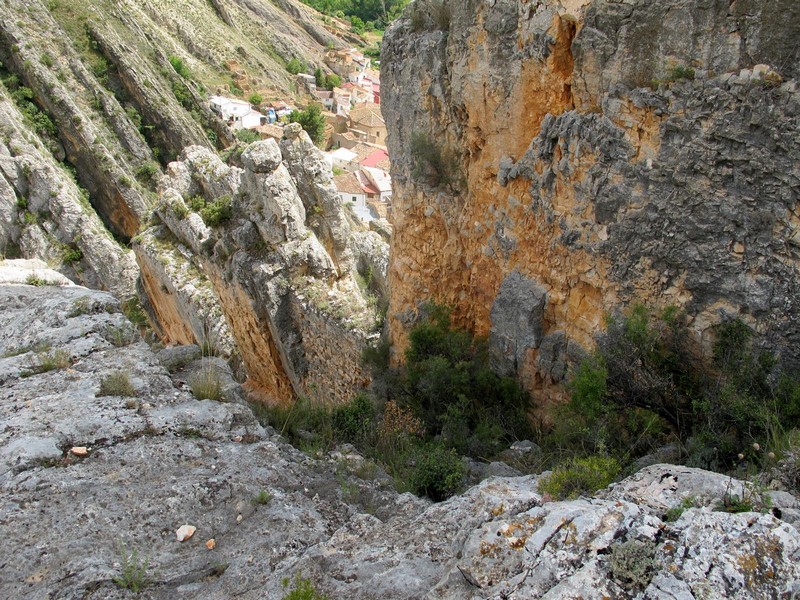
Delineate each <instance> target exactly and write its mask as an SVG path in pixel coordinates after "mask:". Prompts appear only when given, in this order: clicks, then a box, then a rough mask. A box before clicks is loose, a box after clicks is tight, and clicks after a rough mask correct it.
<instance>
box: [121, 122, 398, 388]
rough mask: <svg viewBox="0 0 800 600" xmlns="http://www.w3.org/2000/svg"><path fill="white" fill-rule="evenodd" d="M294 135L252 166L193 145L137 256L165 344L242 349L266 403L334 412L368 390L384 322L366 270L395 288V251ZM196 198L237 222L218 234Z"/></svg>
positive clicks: (257, 147)
mask: <svg viewBox="0 0 800 600" xmlns="http://www.w3.org/2000/svg"><path fill="white" fill-rule="evenodd" d="M286 130H287V134H286V138H285V139H284V140H283V141H282V142H281V144H280V147H279V146H278V144H277V143H276V142H275V141H274V140H267V141H264V142H257V143H255V144H252V145H250V146H249V147H248V148H247V149H246V150H245V151H244V152H243V154H242V155H241V163H242V165H243V167H244V168H242V169H240V168H238V167H230V166H227V165H226V164H225V163H223V162H222V161H221V160H220V159H219V157H217V156H216V154H214V153H212V152H210V151H208V150H205V149H203V148H200V147H190V148H187V149H186V150H185V151H184V153H183V154H182V156H181V159H182V160H180V161H178V162H175V163H172V164H170V166H169V168H168V170H167V175H166V176H165V177H164V178H163V179H162V181H161V183H160V202H159V204H158V206H157V208H156V214H157V215H158V218H159V220H160V224H159V225H157V226H155V227H152V228H150V229H148V230H146V231H145V232H144V233H143V234H142V235H140V236H138V237H137V238H136V240H135V241H136V244H135V250H136V255H137V257H138V260H139V265H140V267H141V270H142V287H143V290H144V292H145V295H146V297H147V299H148V302H147V305H148V306H149V307H150V313H151V315H152V317H153V321H154V324H155V327H156V329H157V331H158V332H159V333H160V334H161V335H162V336H163V338H164V339H165V340H166V341H168V342H170V343H195V342H196V343H202V342H205V341H211V342H212V343H213V345H216V346H219V347H221V349H222V350H223V352H225V353H227V354H230V353H231V352H233V351H235V353H237V354H238V355H239V356H240V357H241V360H242V363H243V365H244V369H245V372H246V374H247V378H248V382H249V383H248V385H249V387H250V388H251V390H252V391H254V392H257V393H260V394H262V395H263V396H264V398H265V399H266V400H268V401H272V402H275V401H279V402H287V401H290V400H292V399H294V398H295V397H297V396H298V395H303V396H307V397H310V398H312V399H314V400H318V401H322V402H326V403H331V402H333V403H336V402H340V401H345V400H349V399H350V398H351V397H352V394H353V393H355V392H356V391H357V390H359V389H361V388H363V386H364V385H365V384H366V383H367V381H368V378H367V375H366V373H365V372H362V370H361V368H360V367H359V362H360V355H361V351H362V350H363V348H364V347H365V345H366V344H367V343H368V342H369V340H370V339H372V338H373V337H375V336H376V335H377V334H376V333H375V331H376V327H377V320H378V318H379V316H378V314H377V308H376V303H374V302H372V303H368V299H369V293H368V291H367V290H362V289H361V288H360V287H359V285H358V283H357V277H356V275H357V273H358V271H357V267H358V265H362V270H363V269H364V268H365V267H374V268H373V270H372V271H371V272H373V273H376V276H375V278H376V280H377V281H383V280H385V265H386V256H387V254H388V246H387V244H386V243H385V242H384V241H383V240H381V239H380V238H379V236H377V234H374V233H372V232H367V231H359V230H358V229H357V228H355V226H354V225H353V223H352V220H351V218H350V216H349V215H348V213H347V210H346V209H345V207H344V206H343V205H342V202H341V199H340V197H339V195H338V193H337V192H336V189H335V188H334V187H333V184H332V175H331V172H330V169H329V168H328V166H327V164H326V163H325V161H324V159H323V158H322V154H321V153H320V151H319V150H318V149H317V148H315V147H314V145H313V144H311V142H310V141H309V139H308V136H307V134H306V133H305V132H303V131H302V129H301V128H300V127H299V125H290V126H287V128H286ZM198 199H202V200H200V202H201V203H205V204H206V206H210V205H214V204H215V203H216V204H218V205H221V204H224V203H227V205H229V207H230V208H229V210H230V212H231V216H230V218H229V220H226V221H225V222H223V223H218V224H214V225H212V226H209V225H208V224H207V223H206V222H205V221H204V219H203V217H201V214H198V212H195V211H193V210H190V208H189V206H192V205H193V206H195V209H196V210H200V212H201V213H202V212H203V210H202V209H198V208H197V207H198V206H200V204H198ZM206 210H207V209H206ZM206 219H207V220H208V216H207V217H206ZM209 222H211V221H209ZM376 238H377V239H376ZM365 252H368V253H369V256H365ZM380 256H383V257H384V258H383V260H381V259H380ZM381 265H382V266H383V268H384V272H383V273H381V272H380V267H381ZM365 272H366V271H365Z"/></svg>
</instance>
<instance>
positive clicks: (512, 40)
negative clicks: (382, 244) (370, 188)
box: [382, 0, 800, 398]
mask: <svg viewBox="0 0 800 600" xmlns="http://www.w3.org/2000/svg"><path fill="white" fill-rule="evenodd" d="M798 10H800V9H798V7H797V5H796V3H793V2H777V3H770V4H763V3H754V2H735V3H733V4H731V3H727V2H712V3H707V2H699V1H694V0H670V1H669V2H658V3H653V2H647V1H644V0H641V1H640V0H626V1H624V2H610V1H608V2H607V1H601V0H595V1H592V0H577V1H574V2H567V1H563V2H559V1H556V0H552V1H539V2H522V1H517V0H498V1H497V2H492V3H487V2H478V1H471V2H455V1H449V0H445V1H444V2H429V1H427V0H421V1H419V2H417V3H415V5H414V6H412V7H411V8H410V9H409V11H407V13H406V15H405V17H404V18H403V19H401V20H399V21H398V22H397V23H395V25H394V26H393V27H392V28H391V29H390V30H389V31H388V32H387V35H386V38H385V42H384V46H383V55H382V57H383V59H384V61H383V69H382V81H383V90H384V94H383V96H384V105H385V109H384V112H385V114H386V115H387V127H388V129H389V146H390V150H391V153H392V157H393V161H392V166H393V173H392V175H393V182H394V185H395V193H394V195H393V205H394V211H393V215H394V223H393V224H394V228H395V229H394V239H393V250H392V252H393V254H392V260H391V264H390V269H389V280H390V287H391V289H392V296H391V307H390V311H389V323H390V330H391V334H392V339H393V341H394V342H395V345H396V347H397V348H398V350H400V351H402V349H403V347H404V345H405V343H406V333H407V331H408V328H409V326H410V325H411V324H412V323H413V321H414V315H415V313H416V308H417V304H418V302H420V301H421V300H425V299H434V300H436V301H438V302H442V303H446V304H450V305H452V306H454V307H455V310H456V317H457V319H458V322H459V323H461V324H462V325H464V326H467V327H468V328H469V329H471V330H473V331H474V332H475V333H477V334H478V335H482V336H488V337H489V338H490V341H491V342H492V345H493V351H494V354H495V360H496V362H497V364H498V365H499V366H500V368H502V369H503V370H505V371H508V372H514V373H517V374H518V375H519V376H521V377H522V378H523V380H525V381H526V383H527V385H528V387H529V388H531V389H532V390H535V391H536V393H537V394H538V395H540V396H541V397H542V398H545V397H549V398H553V397H558V396H559V395H560V393H561V392H559V388H558V385H557V384H558V383H559V382H560V381H561V380H562V379H563V377H564V375H565V374H566V372H567V371H568V365H569V363H570V362H571V361H573V360H574V359H575V358H576V357H578V356H580V354H581V352H582V349H589V348H591V347H592V345H593V336H594V335H595V334H596V333H597V332H598V331H599V330H601V329H602V327H603V318H604V315H606V314H608V313H609V312H612V311H615V310H618V309H619V308H621V307H623V306H624V305H626V304H628V303H631V302H634V301H636V302H644V303H647V304H650V305H654V306H666V305H674V306H678V307H680V308H683V309H684V310H685V311H686V312H687V313H688V314H689V315H690V318H691V319H692V327H693V329H694V331H695V332H696V333H697V335H698V336H699V337H700V338H701V339H703V340H705V341H708V340H710V338H711V337H712V331H713V327H714V325H716V324H718V323H719V322H720V321H721V320H725V319H729V318H734V317H736V318H741V319H742V320H744V321H745V322H746V323H748V324H749V325H750V326H751V327H752V328H753V329H754V330H755V331H756V332H757V333H758V334H759V335H760V336H761V339H762V341H763V343H764V344H765V345H766V346H768V347H769V348H771V349H772V350H773V351H774V352H776V353H777V354H778V355H779V356H780V357H781V359H782V360H783V361H784V363H785V364H786V365H787V366H788V367H790V368H791V367H794V366H797V365H798V364H800V321H799V320H798V319H799V318H800V306H798V304H797V302H796V299H797V298H798V297H800V295H799V294H800V289H798V283H797V282H798V281H800V279H799V278H798V275H800V200H799V198H800V172H798V170H797V165H798V158H799V157H800V146H798V139H800V137H799V136H798V133H800V132H798V125H797V124H798V119H797V115H798V114H800V94H799V93H798V89H797V79H796V78H797V76H798V73H800V57H799V56H798V48H797V46H796V44H795V43H793V42H792V40H795V39H796V37H797V35H798V27H800V25H799V24H800V18H799V15H798ZM432 156H433V157H434V159H435V160H434V161H432V159H431V157H432ZM432 162H433V164H439V165H441V166H443V169H440V170H441V171H442V172H443V173H444V175H445V176H444V177H441V176H439V175H436V174H435V173H432V172H431V169H430V167H431V163H432ZM537 298H538V299H542V298H543V305H542V303H541V302H540V301H539V300H536V299H537ZM520 311H522V312H521V313H520Z"/></svg>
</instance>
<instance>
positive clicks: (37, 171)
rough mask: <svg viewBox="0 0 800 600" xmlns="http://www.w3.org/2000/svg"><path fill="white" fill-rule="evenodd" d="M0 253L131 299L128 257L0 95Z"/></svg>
mask: <svg viewBox="0 0 800 600" xmlns="http://www.w3.org/2000/svg"><path fill="white" fill-rule="evenodd" d="M0 254H2V255H4V256H8V257H14V256H18V257H23V258H40V259H44V260H47V261H48V262H49V263H50V264H52V265H54V266H56V265H57V266H58V268H59V270H60V271H61V272H62V273H64V274H65V275H67V276H69V277H70V278H72V279H73V280H75V281H76V282H78V283H82V284H84V285H87V286H91V287H93V288H96V289H104V290H109V291H111V292H112V293H114V294H116V295H117V297H119V298H128V297H130V296H132V295H133V294H134V285H135V281H136V276H137V274H138V270H137V268H136V263H135V260H134V258H133V254H132V253H131V252H130V251H128V250H126V249H124V248H122V247H121V246H120V245H119V244H118V243H117V242H116V241H115V240H114V239H113V238H112V237H111V235H110V234H109V233H108V230H106V228H105V226H104V225H103V222H102V221H101V220H100V219H99V218H98V216H97V214H96V213H95V211H94V210H93V209H92V207H91V206H90V205H89V203H88V200H87V198H86V196H85V194H84V192H83V191H82V190H81V189H79V187H78V185H77V184H76V183H75V181H74V179H72V177H71V176H70V175H69V174H68V173H67V171H66V170H65V169H64V168H63V167H62V166H61V165H59V164H58V162H57V161H56V160H55V159H54V157H53V155H52V154H51V153H50V152H49V151H48V150H47V149H46V148H44V147H43V146H42V145H41V144H40V143H38V142H37V141H35V137H34V136H33V133H32V131H31V130H30V129H29V128H27V127H26V126H25V124H24V118H23V116H22V114H21V113H20V112H19V110H18V109H17V107H16V106H15V105H14V104H13V103H12V102H11V101H10V100H9V99H8V98H5V97H3V96H2V95H0Z"/></svg>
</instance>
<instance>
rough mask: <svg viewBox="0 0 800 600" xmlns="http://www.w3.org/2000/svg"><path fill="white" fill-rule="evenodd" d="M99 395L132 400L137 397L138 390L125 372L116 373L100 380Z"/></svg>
mask: <svg viewBox="0 0 800 600" xmlns="http://www.w3.org/2000/svg"><path fill="white" fill-rule="evenodd" d="M97 395H98V396H121V397H123V398H131V397H134V396H136V390H135V389H134V387H133V384H132V383H131V380H130V378H129V377H128V374H127V373H126V372H125V371H114V372H113V373H110V374H108V375H106V376H105V377H103V378H102V379H101V380H100V390H99V391H98V392H97Z"/></svg>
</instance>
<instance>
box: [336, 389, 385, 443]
mask: <svg viewBox="0 0 800 600" xmlns="http://www.w3.org/2000/svg"><path fill="white" fill-rule="evenodd" d="M331 418H332V424H333V431H334V435H335V436H336V438H337V439H339V440H343V441H347V442H351V443H358V442H362V441H364V440H365V439H366V438H367V435H368V434H369V432H370V430H371V428H372V424H373V420H374V418H375V407H374V406H373V404H372V400H371V399H370V397H369V396H367V395H366V394H356V397H355V398H353V400H351V401H350V402H348V403H347V404H343V405H341V406H337V407H336V408H334V409H333V413H332V415H331Z"/></svg>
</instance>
